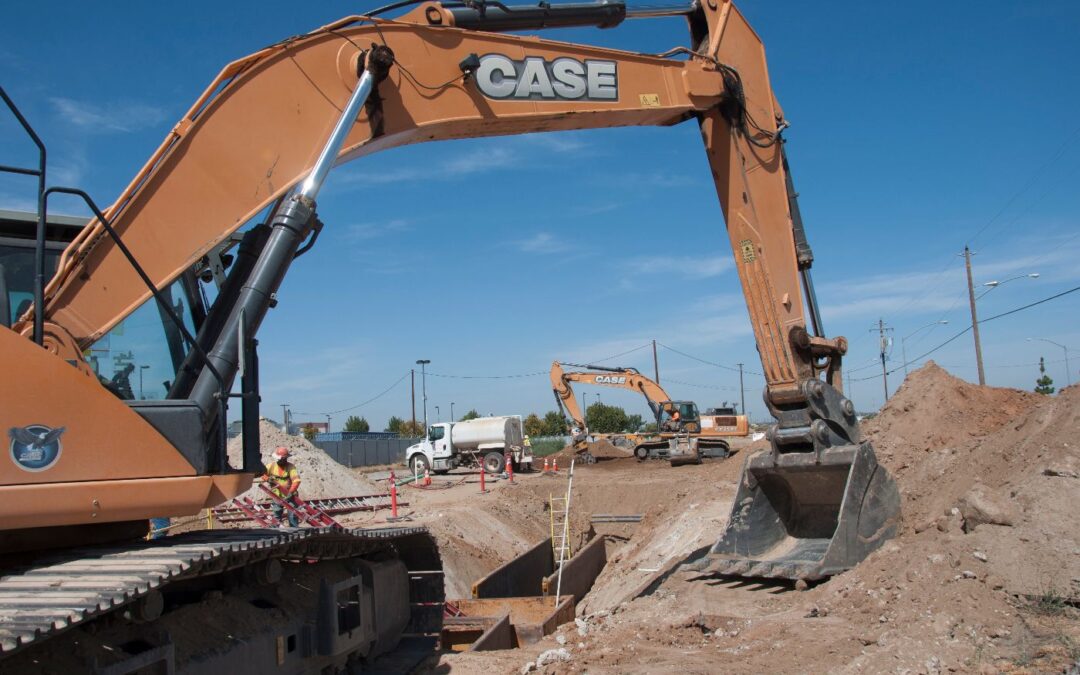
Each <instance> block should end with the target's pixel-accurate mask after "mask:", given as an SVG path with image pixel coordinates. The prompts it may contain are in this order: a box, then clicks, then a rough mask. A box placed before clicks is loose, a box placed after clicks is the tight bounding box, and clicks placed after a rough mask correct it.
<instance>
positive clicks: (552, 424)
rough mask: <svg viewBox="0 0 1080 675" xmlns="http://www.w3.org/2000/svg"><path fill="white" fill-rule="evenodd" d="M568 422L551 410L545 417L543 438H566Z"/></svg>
mask: <svg viewBox="0 0 1080 675" xmlns="http://www.w3.org/2000/svg"><path fill="white" fill-rule="evenodd" d="M566 432H567V429H566V420H565V419H563V416H562V415H561V414H560V413H558V412H556V411H554V410H549V411H547V413H546V414H545V415H544V426H543V431H542V433H541V434H540V435H541V436H564V435H566Z"/></svg>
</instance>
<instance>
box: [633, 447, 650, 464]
mask: <svg viewBox="0 0 1080 675" xmlns="http://www.w3.org/2000/svg"><path fill="white" fill-rule="evenodd" d="M634 457H637V458H638V461H639V462H644V461H645V460H647V459H648V458H649V449H648V448H646V447H645V446H644V445H639V446H637V447H636V448H634Z"/></svg>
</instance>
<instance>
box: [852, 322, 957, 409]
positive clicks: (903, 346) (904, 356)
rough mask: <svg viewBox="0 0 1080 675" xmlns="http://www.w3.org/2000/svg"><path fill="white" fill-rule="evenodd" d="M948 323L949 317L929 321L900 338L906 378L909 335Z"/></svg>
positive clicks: (905, 377)
mask: <svg viewBox="0 0 1080 675" xmlns="http://www.w3.org/2000/svg"><path fill="white" fill-rule="evenodd" d="M947 323H949V321H948V319H942V320H940V321H935V322H933V323H928V324H926V325H925V326H923V327H921V328H916V329H915V330H913V331H911V332H910V333H908V334H907V335H905V336H904V337H902V338H900V355H901V356H902V357H903V358H904V379H907V348H906V346H905V344H904V343H905V342H907V339H908V338H909V337H911V336H912V335H915V333H918V332H919V331H921V330H926V329H927V328H930V327H931V326H944V325H945V324H947ZM849 398H850V397H849Z"/></svg>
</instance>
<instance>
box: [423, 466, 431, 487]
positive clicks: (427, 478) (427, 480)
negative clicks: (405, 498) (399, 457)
mask: <svg viewBox="0 0 1080 675" xmlns="http://www.w3.org/2000/svg"><path fill="white" fill-rule="evenodd" d="M424 485H431V474H429V473H428V470H427V469H426V468H425V469H424Z"/></svg>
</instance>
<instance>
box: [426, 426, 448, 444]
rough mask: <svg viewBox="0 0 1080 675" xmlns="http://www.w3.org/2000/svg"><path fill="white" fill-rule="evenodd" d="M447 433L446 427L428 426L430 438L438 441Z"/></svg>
mask: <svg viewBox="0 0 1080 675" xmlns="http://www.w3.org/2000/svg"><path fill="white" fill-rule="evenodd" d="M444 434H446V427H428V440H429V441H437V440H439V439H440V438H442V437H443V435H444Z"/></svg>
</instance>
